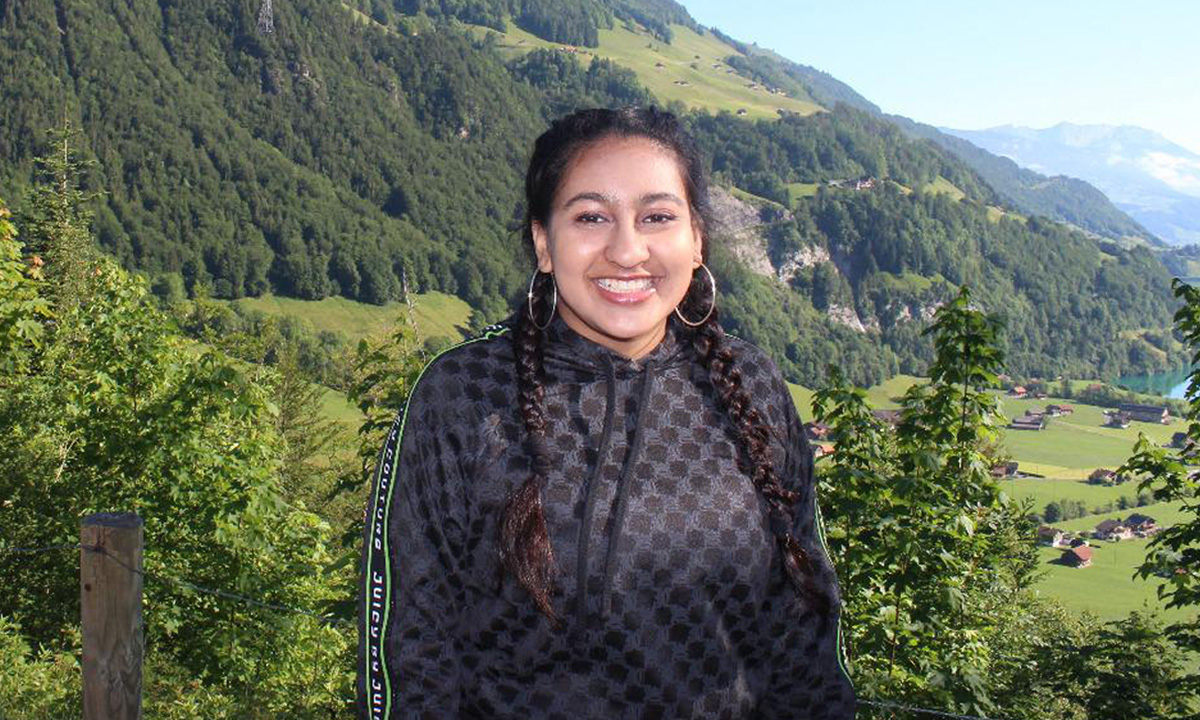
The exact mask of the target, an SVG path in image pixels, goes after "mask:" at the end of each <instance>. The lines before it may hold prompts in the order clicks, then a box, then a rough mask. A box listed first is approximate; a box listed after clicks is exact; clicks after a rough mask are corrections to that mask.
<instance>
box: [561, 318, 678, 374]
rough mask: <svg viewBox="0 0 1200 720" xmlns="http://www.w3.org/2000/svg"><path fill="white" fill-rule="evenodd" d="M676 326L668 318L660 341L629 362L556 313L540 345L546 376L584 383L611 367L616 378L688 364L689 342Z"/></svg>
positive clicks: (675, 321) (673, 320)
mask: <svg viewBox="0 0 1200 720" xmlns="http://www.w3.org/2000/svg"><path fill="white" fill-rule="evenodd" d="M678 326H679V322H678V321H677V320H676V319H675V316H674V315H669V316H668V317H667V330H666V333H665V334H664V335H663V339H662V341H661V342H659V344H658V345H656V346H655V347H654V349H653V350H651V351H650V352H649V353H647V354H646V355H644V356H642V357H640V358H638V359H637V360H630V359H629V358H627V357H625V356H624V355H622V354H621V353H619V352H617V351H616V350H612V349H610V348H607V347H605V346H603V345H601V344H599V343H597V342H595V341H593V340H589V339H588V338H585V337H584V336H582V335H580V334H579V333H577V332H575V331H574V330H572V329H571V328H570V327H569V326H568V325H567V323H566V322H565V321H563V319H562V316H561V315H558V314H557V313H556V314H555V316H554V320H552V321H551V322H550V326H549V327H547V328H546V342H545V344H544V345H543V353H544V355H543V363H544V365H545V368H546V373H547V375H548V376H549V377H550V378H551V379H553V380H556V381H562V382H585V381H587V380H593V379H595V378H596V377H597V376H603V375H607V373H608V367H609V366H610V365H611V366H612V368H613V370H614V372H615V373H616V374H617V376H618V377H628V376H629V375H632V374H637V373H641V372H642V371H643V370H644V369H645V368H646V366H647V365H650V366H653V367H657V368H659V369H660V370H661V369H666V368H671V367H678V366H681V365H687V364H688V363H690V362H691V359H692V353H691V347H690V342H689V339H688V338H687V336H686V334H684V333H683V331H681V329H680V328H679V327H678Z"/></svg>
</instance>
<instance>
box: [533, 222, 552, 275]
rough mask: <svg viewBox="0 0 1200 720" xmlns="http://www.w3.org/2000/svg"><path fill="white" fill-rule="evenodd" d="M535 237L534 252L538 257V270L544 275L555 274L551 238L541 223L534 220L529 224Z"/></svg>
mask: <svg viewBox="0 0 1200 720" xmlns="http://www.w3.org/2000/svg"><path fill="white" fill-rule="evenodd" d="M529 229H530V232H531V233H532V235H533V252H534V254H535V255H537V266H538V270H541V271H542V272H544V273H552V272H554V263H553V261H551V260H550V236H549V235H548V234H547V233H546V228H545V227H543V226H542V224H541V223H540V222H538V221H537V220H534V221H533V222H531V223H530V224H529Z"/></svg>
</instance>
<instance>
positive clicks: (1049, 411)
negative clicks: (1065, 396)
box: [1046, 404, 1075, 417]
mask: <svg viewBox="0 0 1200 720" xmlns="http://www.w3.org/2000/svg"><path fill="white" fill-rule="evenodd" d="M1074 412H1075V408H1074V407H1072V406H1070V405H1065V404H1064V405H1047V406H1046V415H1047V416H1049V417H1060V416H1062V415H1070V414H1072V413H1074Z"/></svg>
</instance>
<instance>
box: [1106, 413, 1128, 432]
mask: <svg viewBox="0 0 1200 720" xmlns="http://www.w3.org/2000/svg"><path fill="white" fill-rule="evenodd" d="M1104 414H1105V416H1107V417H1108V422H1106V423H1104V427H1110V428H1119V429H1121V430H1124V429H1125V428H1127V427H1129V420H1130V415H1128V414H1126V413H1123V412H1120V411H1117V410H1110V411H1108V412H1106V413H1104Z"/></svg>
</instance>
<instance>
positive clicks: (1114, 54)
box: [681, 0, 1200, 153]
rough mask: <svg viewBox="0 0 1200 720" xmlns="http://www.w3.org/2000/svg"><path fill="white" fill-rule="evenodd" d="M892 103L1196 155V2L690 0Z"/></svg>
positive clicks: (915, 112) (948, 122)
mask: <svg viewBox="0 0 1200 720" xmlns="http://www.w3.org/2000/svg"><path fill="white" fill-rule="evenodd" d="M681 1H682V2H683V5H684V6H685V7H687V9H688V11H689V12H691V14H692V16H693V17H695V18H696V20H697V21H699V22H700V23H701V24H702V25H706V26H709V27H717V28H720V29H721V30H722V31H724V32H725V33H727V34H729V35H731V36H732V37H735V38H737V39H738V40H742V41H744V42H757V43H758V44H759V46H761V47H767V48H771V49H773V50H775V51H777V52H779V53H780V54H782V55H784V56H785V57H788V58H790V59H792V60H795V61H796V62H800V63H803V64H805V65H811V66H813V67H816V68H819V69H821V70H824V71H826V72H828V73H830V74H831V75H833V76H834V77H836V78H838V79H839V80H842V81H843V82H846V83H847V84H849V85H850V86H851V87H853V88H854V89H855V90H857V91H858V92H859V93H861V94H862V95H863V96H865V97H866V98H867V99H868V100H871V101H872V102H874V103H875V104H877V105H879V106H880V107H881V108H883V110H884V111H885V112H891V113H897V114H900V115H906V116H908V117H911V118H913V119H914V120H919V121H922V122H926V123H930V124H933V125H940V126H948V127H955V128H962V129H969V130H975V129H981V128H985V127H993V126H996V125H1005V124H1012V125H1025V126H1029V127H1039V128H1041V127H1048V126H1050V125H1055V124H1057V123H1059V122H1062V121H1068V122H1075V123H1080V124H1109V125H1138V126H1141V127H1144V128H1148V129H1150V130H1154V131H1156V132H1159V133H1162V134H1163V135H1164V136H1166V137H1167V138H1169V139H1171V140H1174V141H1175V142H1177V143H1179V144H1181V145H1183V146H1184V147H1187V148H1188V149H1190V150H1192V151H1194V152H1197V153H1200V57H1198V53H1197V48H1198V47H1200V2H1196V1H1195V0H1149V1H1148V2H1134V1H1133V0H1125V1H1124V2H1115V1H1113V0H1090V1H1084V0H1049V2H1047V1H1046V0H1041V1H1040V2H1034V1H1032V0H1004V1H1003V2H996V1H993V2H986V3H985V2H971V1H970V0H955V1H954V2H951V1H949V0H911V1H910V2H899V1H896V0H843V1H841V2H838V1H837V0H821V1H820V2H816V1H814V0H681Z"/></svg>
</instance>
